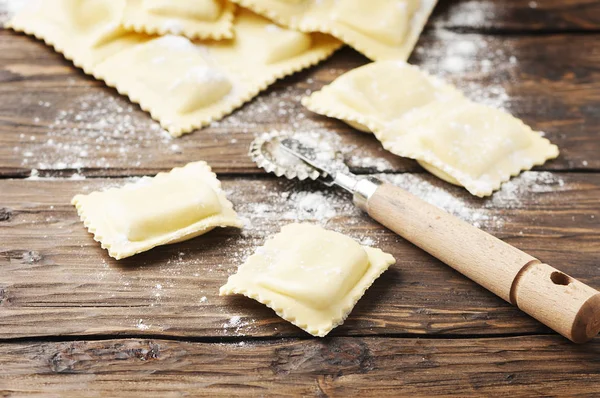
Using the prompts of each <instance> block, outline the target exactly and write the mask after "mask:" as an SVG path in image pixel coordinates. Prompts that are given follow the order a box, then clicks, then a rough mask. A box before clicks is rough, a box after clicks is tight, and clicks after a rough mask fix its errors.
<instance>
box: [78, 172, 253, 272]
mask: <svg viewBox="0 0 600 398" xmlns="http://www.w3.org/2000/svg"><path fill="white" fill-rule="evenodd" d="M72 204H73V205H75V206H76V207H77V212H78V213H79V215H80V217H81V220H82V221H83V222H84V224H85V226H86V227H87V228H88V230H89V231H90V232H91V233H92V234H94V239H95V240H97V241H98V242H100V243H101V245H102V248H104V249H107V250H108V254H109V255H110V256H111V257H114V258H116V259H117V260H119V259H121V258H125V257H129V256H132V255H134V254H137V253H140V252H143V251H146V250H149V249H151V248H153V247H156V246H160V245H165V244H169V243H175V242H181V241H183V240H187V239H191V238H193V237H196V236H198V235H202V234H204V233H206V232H208V231H210V230H212V229H213V228H215V227H241V226H242V222H241V221H240V220H239V219H238V217H237V215H236V213H235V211H234V210H233V206H232V204H231V203H230V202H229V201H228V200H227V198H226V197H225V194H224V193H223V191H222V190H221V183H220V182H219V180H217V177H216V175H215V174H214V173H212V171H211V169H210V167H209V166H208V164H206V163H205V162H194V163H189V164H187V165H186V166H184V167H181V168H175V169H173V170H171V171H170V172H169V173H160V174H158V175H156V176H155V177H153V178H150V177H144V178H142V179H141V180H139V181H137V182H135V183H132V184H129V185H125V186H123V187H121V188H112V189H109V190H107V191H98V192H93V193H91V194H89V195H77V196H75V197H74V198H73V201H72Z"/></svg>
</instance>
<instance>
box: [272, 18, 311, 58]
mask: <svg viewBox="0 0 600 398" xmlns="http://www.w3.org/2000/svg"><path fill="white" fill-rule="evenodd" d="M265 30H266V32H267V33H268V34H269V35H270V36H271V37H270V38H269V45H268V46H265V50H266V52H265V61H266V63H267V64H274V63H276V62H280V61H284V60H286V59H289V58H292V57H295V56H296V55H298V54H301V53H303V52H304V51H306V50H308V49H309V48H310V46H311V44H312V40H311V37H310V35H309V34H306V33H302V32H296V31H294V30H289V29H283V28H280V27H279V26H277V25H274V24H269V25H267V26H265Z"/></svg>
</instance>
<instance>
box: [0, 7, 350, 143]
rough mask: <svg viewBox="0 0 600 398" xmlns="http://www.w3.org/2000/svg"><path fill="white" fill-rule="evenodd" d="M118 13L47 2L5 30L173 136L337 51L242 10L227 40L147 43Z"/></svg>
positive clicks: (327, 41) (320, 38)
mask: <svg viewBox="0 0 600 398" xmlns="http://www.w3.org/2000/svg"><path fill="white" fill-rule="evenodd" d="M119 4H120V6H119ZM87 6H90V7H92V8H91V9H89V10H88V9H87ZM122 7H123V2H122V1H117V0H115V1H114V2H112V1H111V2H104V1H99V0H79V1H72V0H71V1H69V0H45V1H43V2H41V3H39V4H38V5H37V6H36V7H31V8H27V9H26V10H24V11H22V12H21V13H19V14H17V15H16V16H15V17H14V18H13V19H12V20H11V21H10V22H9V24H8V26H9V27H10V28H12V29H14V30H16V31H21V32H25V33H27V34H30V35H34V36H36V37H38V38H41V39H43V40H44V41H46V43H48V44H50V45H52V46H54V48H55V49H56V50H57V51H59V52H61V53H63V54H64V55H65V57H67V58H68V59H71V60H73V62H74V64H75V65H76V66H79V67H81V68H83V69H84V71H85V72H86V73H88V74H91V75H93V76H94V77H95V78H96V79H99V80H103V81H105V82H106V84H107V85H109V86H111V87H115V88H116V89H117V90H118V91H119V92H120V93H121V94H124V95H127V96H128V97H129V98H130V99H131V101H133V102H135V103H138V104H140V106H141V107H142V109H144V110H146V111H148V112H150V114H151V115H152V117H153V118H154V119H156V120H158V121H159V122H160V124H161V125H162V126H163V128H165V129H166V130H167V131H169V132H170V133H171V135H173V136H180V135H182V134H184V133H189V132H191V131H193V130H194V129H196V128H200V127H203V126H205V125H207V124H209V123H211V122H212V121H215V120H219V119H221V118H223V117H224V116H225V115H227V114H229V113H231V112H233V110H235V109H236V108H238V107H240V106H241V105H242V104H243V103H245V102H247V101H249V100H250V99H252V98H253V97H254V96H256V95H258V93H259V92H260V91H262V90H264V89H265V88H266V87H268V86H269V85H270V84H272V83H273V82H275V81H276V80H277V79H279V78H282V77H284V76H287V75H290V74H292V73H295V72H296V71H299V70H301V69H304V68H307V67H309V66H311V65H314V64H316V63H318V62H319V61H321V60H323V59H324V58H327V57H328V56H329V55H331V54H332V53H333V52H334V51H335V50H336V49H337V48H339V47H340V45H341V43H340V42H338V41H337V40H336V39H334V38H332V37H329V36H327V35H324V34H320V33H313V34H307V33H302V32H296V31H293V30H289V29H285V28H281V27H278V26H276V25H274V24H272V23H271V22H270V21H268V20H266V19H265V18H263V17H260V16H258V15H256V14H253V13H252V12H250V11H247V10H243V9H240V10H238V13H237V18H236V20H235V24H234V27H233V29H234V32H235V38H233V39H230V40H220V41H214V40H206V41H193V40H190V39H188V38H185V37H182V36H176V35H165V36H160V37H156V36H149V35H146V34H142V33H132V32H128V31H126V30H124V29H123V27H122V26H121V25H120V20H121V14H122V11H123V8H122ZM92 11H93V12H92ZM82 15H84V16H85V19H84V20H85V24H84V23H82V22H81V21H80V17H81V16H82Z"/></svg>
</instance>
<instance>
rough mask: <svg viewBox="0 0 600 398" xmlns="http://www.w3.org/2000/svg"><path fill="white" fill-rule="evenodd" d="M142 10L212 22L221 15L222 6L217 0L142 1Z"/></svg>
mask: <svg viewBox="0 0 600 398" xmlns="http://www.w3.org/2000/svg"><path fill="white" fill-rule="evenodd" d="M143 8H144V10H146V11H148V12H151V13H154V14H160V15H165V16H172V17H180V18H190V19H192V18H193V19H198V20H201V21H214V20H216V19H217V18H219V16H220V15H221V12H222V11H223V4H222V2H221V1H218V0H195V1H181V0H179V1H178V0H144V3H143Z"/></svg>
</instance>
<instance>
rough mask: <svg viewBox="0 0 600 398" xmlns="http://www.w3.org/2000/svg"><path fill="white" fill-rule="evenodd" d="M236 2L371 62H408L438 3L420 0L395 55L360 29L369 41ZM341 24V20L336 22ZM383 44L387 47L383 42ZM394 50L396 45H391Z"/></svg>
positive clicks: (251, 1)
mask: <svg viewBox="0 0 600 398" xmlns="http://www.w3.org/2000/svg"><path fill="white" fill-rule="evenodd" d="M231 1H233V2H234V3H237V4H239V5H240V6H242V7H245V8H248V9H250V10H252V11H255V12H256V13H258V14H260V15H264V16H266V17H267V18H269V19H271V20H273V21H275V22H276V23H277V24H279V25H282V26H286V27H288V28H290V29H294V30H299V31H301V32H321V33H326V34H329V35H332V36H333V37H335V38H336V39H338V40H341V41H342V42H344V43H346V44H347V45H349V46H350V47H352V48H354V49H355V50H357V51H358V52H360V53H361V54H363V55H364V56H365V57H367V58H369V59H370V60H372V61H380V60H386V59H395V60H402V61H406V60H407V59H408V57H409V56H410V54H411V52H412V50H413V49H414V47H415V45H416V44H417V41H418V40H419V36H420V35H421V32H422V31H423V29H424V27H425V25H426V23H427V20H428V19H429V16H430V15H431V13H432V12H433V9H434V8H435V5H436V4H437V0H421V1H420V7H419V9H418V10H417V11H416V12H415V14H414V15H413V19H412V20H411V21H410V22H409V27H408V28H409V29H410V31H409V33H408V35H407V38H406V40H405V42H404V43H403V44H402V46H401V52H400V53H399V54H395V55H393V56H386V55H382V53H385V51H378V50H374V49H373V46H372V45H370V44H372V42H378V41H377V40H375V39H373V38H371V37H370V36H368V35H365V34H364V33H362V32H359V31H357V35H358V36H364V37H365V40H364V41H367V42H368V43H363V42H362V40H356V39H355V38H354V35H352V34H351V35H348V34H346V33H344V31H343V30H340V29H336V28H334V27H332V26H330V25H331V24H332V23H330V24H324V23H318V22H317V21H316V20H314V19H312V18H311V19H309V20H308V21H305V20H303V18H302V17H301V18H285V17H283V16H281V15H280V14H279V13H277V12H275V11H273V10H272V9H270V8H268V7H267V6H262V5H261V4H260V2H259V1H256V0H231ZM335 23H338V22H335ZM348 30H351V31H356V29H348ZM382 46H386V45H385V44H382ZM389 47H390V48H391V49H392V50H395V49H396V48H394V47H393V46H389Z"/></svg>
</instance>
